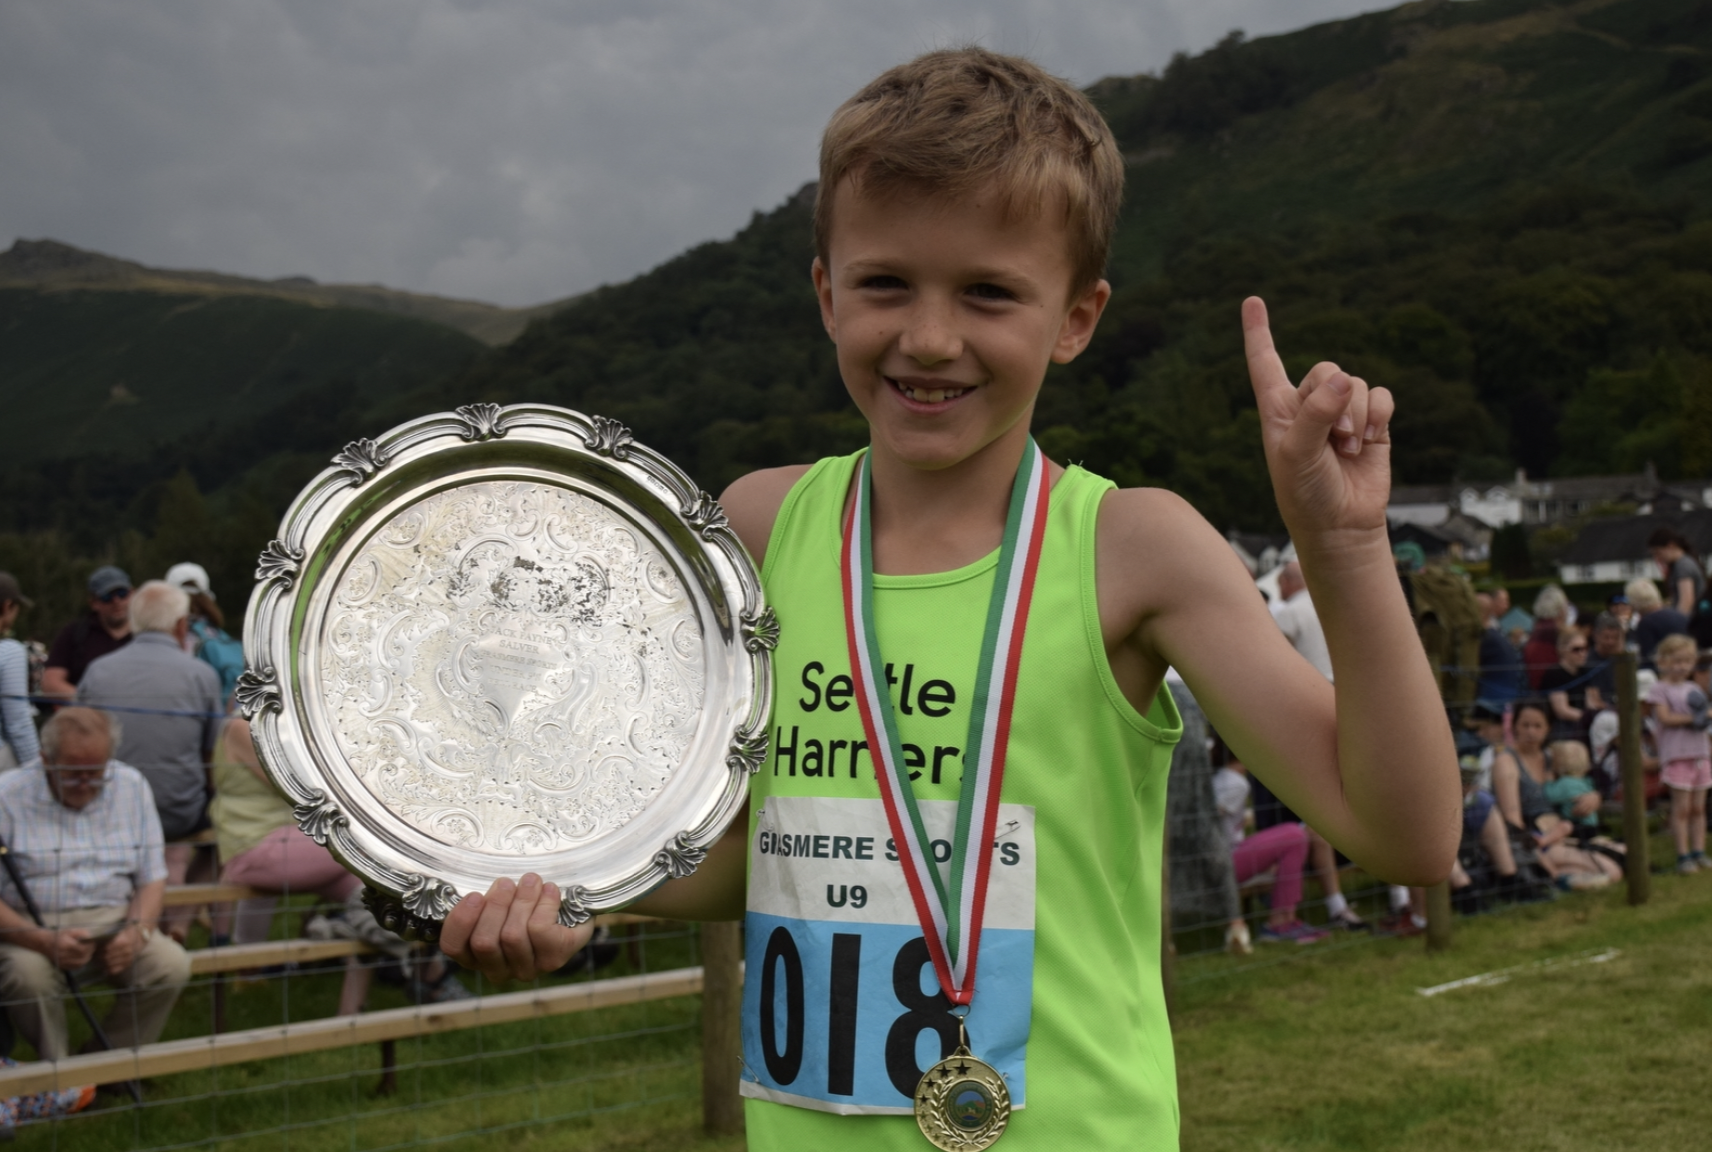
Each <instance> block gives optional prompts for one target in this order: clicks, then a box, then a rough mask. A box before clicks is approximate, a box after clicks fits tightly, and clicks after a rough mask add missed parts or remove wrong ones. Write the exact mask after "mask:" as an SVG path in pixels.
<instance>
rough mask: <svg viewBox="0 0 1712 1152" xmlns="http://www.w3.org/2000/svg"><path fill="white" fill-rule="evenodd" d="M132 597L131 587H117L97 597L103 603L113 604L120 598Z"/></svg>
mask: <svg viewBox="0 0 1712 1152" xmlns="http://www.w3.org/2000/svg"><path fill="white" fill-rule="evenodd" d="M130 597H131V590H130V589H129V588H115V589H113V591H111V592H108V593H107V594H106V595H104V596H97V597H96V599H97V600H99V601H101V603H103V604H112V603H114V602H115V601H118V600H128V599H130Z"/></svg>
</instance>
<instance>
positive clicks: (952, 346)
mask: <svg viewBox="0 0 1712 1152" xmlns="http://www.w3.org/2000/svg"><path fill="white" fill-rule="evenodd" d="M898 351H900V352H902V353H903V354H904V355H905V356H908V357H909V358H910V359H911V360H914V361H915V362H916V363H917V364H920V365H921V366H922V367H924V368H926V367H930V366H932V365H934V364H943V363H945V362H946V361H947V360H955V359H957V358H958V357H959V356H961V355H962V354H963V340H962V337H960V336H959V335H958V334H957V331H956V329H955V328H954V327H953V326H952V325H951V324H949V323H947V318H946V317H945V316H944V315H943V314H942V312H941V310H940V309H938V308H935V307H933V306H931V305H923V306H921V307H918V308H916V309H914V310H912V312H911V314H910V317H909V320H908V322H907V323H905V325H904V329H903V332H902V334H901V335H900V336H899V338H898Z"/></svg>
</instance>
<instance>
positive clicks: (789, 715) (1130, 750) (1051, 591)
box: [743, 456, 1182, 1152]
mask: <svg viewBox="0 0 1712 1152" xmlns="http://www.w3.org/2000/svg"><path fill="white" fill-rule="evenodd" d="M856 460H857V457H855V456H848V457H840V458H835V459H827V460H822V461H820V462H819V463H818V464H816V465H815V466H814V467H813V468H812V469H810V471H809V472H808V473H807V474H806V475H805V476H804V477H803V478H802V480H800V481H799V482H798V483H797V484H796V486H795V487H794V488H793V489H792V490H791V492H790V494H789V495H788V496H787V497H786V499H785V502H784V505H783V506H782V507H781V508H780V510H779V516H778V519H777V521H776V522H775V525H774V528H773V534H772V538H771V540H770V541H769V543H768V546H767V560H766V564H765V566H764V570H763V573H762V579H763V582H764V584H765V586H766V589H767V596H768V601H769V603H771V604H772V605H773V606H774V607H775V609H776V610H777V612H778V615H779V622H780V637H781V638H780V643H779V647H778V649H777V651H776V652H775V653H774V674H775V676H776V677H777V687H776V691H775V697H774V698H775V704H774V713H773V720H772V729H773V731H772V737H773V744H772V749H771V751H770V753H769V756H768V760H767V762H766V763H765V764H764V765H763V766H762V768H761V770H760V772H759V773H758V774H757V775H756V776H755V777H754V778H753V779H752V781H751V784H750V844H749V912H748V918H747V932H746V948H747V963H748V967H747V973H746V976H745V1000H744V1054H745V1059H744V1062H745V1073H744V1083H743V1092H744V1095H746V1096H748V1097H750V1099H749V1101H748V1104H747V1119H748V1130H749V1143H750V1147H751V1148H754V1149H770V1148H778V1149H792V1150H799V1149H806V1148H816V1149H818V1148H826V1147H841V1146H848V1147H860V1148H863V1149H869V1148H888V1149H889V1148H897V1149H908V1150H911V1152H921V1149H923V1148H927V1147H929V1146H928V1145H927V1143H926V1141H925V1140H924V1139H923V1137H922V1135H921V1133H920V1131H919V1130H918V1129H917V1127H916V1123H915V1120H914V1118H913V1116H912V1115H911V1114H910V1105H911V1100H910V1099H909V1097H908V1096H907V1095H905V1094H904V1092H903V1089H904V1088H905V1087H906V1086H907V1085H908V1084H910V1083H911V1077H912V1076H918V1075H919V1068H920V1067H923V1066H925V1064H926V1063H930V1062H931V1061H933V1060H936V1059H938V1058H939V1056H940V1053H941V1051H942V1050H943V1051H945V1052H948V1051H949V1045H950V1043H952V1042H954V1041H955V1030H954V1025H953V1027H952V1029H951V1031H950V1035H949V1039H947V1036H946V1019H947V1017H946V1016H945V1015H944V1013H943V1008H944V1004H943V1000H942V998H940V994H939V993H938V991H937V985H936V984H935V982H934V977H933V970H932V966H931V964H925V962H926V951H925V948H924V947H923V946H921V945H920V944H919V942H917V941H916V939H915V938H918V937H920V936H921V930H920V928H919V926H918V925H916V923H915V921H914V916H913V912H912V911H911V910H909V908H908V902H907V898H903V897H900V896H899V895H898V894H899V893H900V892H901V891H902V888H903V878H902V872H901V869H900V867H899V865H898V864H897V863H895V862H894V861H892V860H888V859H887V857H888V855H890V853H889V852H888V851H887V849H888V848H889V847H890V845H889V843H888V842H887V836H888V833H887V830H886V826H885V824H884V818H883V812H881V810H880V808H879V805H880V801H879V791H878V786H877V784H876V782H875V779H874V769H873V761H872V759H871V757H869V755H868V753H867V751H866V744H865V742H864V741H863V732H862V722H861V718H860V716H859V714H858V712H857V709H856V707H855V700H854V697H853V695H852V694H851V691H850V681H849V673H850V660H849V652H848V649H847V647H846V639H845V630H844V617H843V594H842V589H841V584H840V579H839V551H840V543H841V541H840V531H839V529H840V520H841V516H842V512H843V508H844V502H845V496H846V493H847V491H848V488H849V485H850V481H851V477H852V474H853V471H854V467H855V463H856ZM1111 486H1112V485H1111V484H1110V482H1109V481H1105V480H1102V479H1100V478H1098V477H1096V476H1093V475H1092V474H1090V473H1088V472H1085V471H1083V470H1082V469H1080V468H1075V467H1072V468H1070V469H1069V470H1067V471H1066V472H1065V473H1064V474H1063V475H1062V476H1061V477H1060V478H1059V480H1058V482H1057V484H1056V485H1055V486H1054V487H1053V490H1052V503H1051V508H1050V512H1049V516H1048V522H1047V529H1046V540H1045V543H1044V547H1043V550H1042V557H1041V561H1040V568H1039V572H1038V576H1037V579H1036V584H1035V590H1034V600H1033V605H1032V608H1031V610H1030V614H1029V621H1028V629H1027V632H1026V634H1025V639H1024V646H1023V655H1022V664H1021V669H1020V673H1019V676H1018V686H1017V694H1016V703H1015V711H1014V713H1013V720H1012V729H1011V737H1010V749H1009V757H1008V761H1007V763H1006V766H1005V776H1004V783H1003V788H1002V791H1001V796H1000V799H1001V801H1002V804H1003V807H1002V808H1001V812H1000V818H999V827H1000V834H999V836H998V838H997V840H996V844H997V846H998V848H997V850H996V851H995V853H994V856H993V870H992V875H993V880H992V885H991V888H990V890H989V899H988V909H987V917H986V924H987V927H986V931H985V932H984V933H983V935H982V942H981V951H980V962H979V969H978V972H977V980H976V995H975V1001H974V1005H973V1009H972V1012H971V1014H970V1017H969V1034H970V1041H971V1046H972V1048H973V1049H974V1054H975V1055H976V1056H979V1057H981V1058H982V1059H986V1060H988V1061H989V1062H990V1063H993V1064H994V1065H995V1066H996V1067H999V1068H1000V1070H1001V1071H1003V1072H1004V1073H1005V1075H1006V1077H1007V1080H1008V1081H1009V1082H1010V1085H1011V1092H1012V1097H1013V1100H1014V1101H1017V1102H1019V1103H1021V1104H1022V1107H1021V1108H1020V1110H1018V1111H1016V1112H1015V1113H1013V1115H1012V1118H1011V1124H1010V1128H1009V1130H1008V1131H1007V1132H1006V1134H1005V1135H1004V1137H1003V1139H1002V1140H1001V1142H1000V1145H999V1147H1001V1148H1003V1149H1008V1150H1009V1152H1028V1150H1029V1149H1044V1148H1066V1149H1069V1148H1076V1149H1083V1148H1120V1147H1121V1148H1146V1149H1154V1148H1175V1147H1176V1146H1177V1093H1176V1071H1175V1063H1174V1060H1173V1055H1172V1045H1171V1030H1170V1022H1169V1020H1168V1019H1167V1016H1166V1011H1165V998H1164V992H1163V987H1162V985H1161V980H1160V968H1159V964H1160V927H1161V923H1160V878H1161V866H1160V861H1161V854H1162V848H1163V830H1164V829H1163V824H1164V814H1165V786H1166V777H1167V775H1168V773H1169V769H1170V762H1171V750H1172V745H1174V744H1175V743H1176V742H1177V740H1178V738H1179V737H1180V736H1181V734H1182V722H1181V720H1180V718H1179V717H1178V714H1177V710H1176V707H1175V705H1174V704H1173V702H1172V700H1171V697H1170V694H1169V693H1164V692H1162V693H1160V694H1159V695H1158V697H1157V698H1156V700H1155V701H1154V703H1153V706H1152V708H1151V709H1150V711H1149V713H1148V715H1147V716H1145V717H1144V716H1142V715H1140V714H1139V713H1137V712H1136V711H1135V709H1134V708H1132V707H1131V706H1130V705H1129V703H1128V702H1127V701H1126V700H1125V699H1124V697H1123V694H1122V692H1121V691H1120V690H1119V688H1118V686H1117V683H1116V681H1115V680H1114V679H1113V677H1112V674H1111V669H1110V667H1109V665H1108V663H1107V660H1106V655H1105V647H1104V643H1103V640H1102V636H1101V630H1100V622H1099V611H1098V603H1097V600H1096V597H1095V591H1094V543H1095V520H1096V517H1097V515H1098V511H1099V505H1100V499H1101V497H1102V496H1103V495H1104V493H1105V492H1106V491H1107V490H1108V489H1110V488H1111ZM997 560H998V554H997V552H996V551H995V552H994V553H993V554H991V555H989V556H987V557H985V558H983V559H981V560H979V561H977V562H975V563H973V564H970V565H968V566H966V567H963V568H959V569H957V570H955V571H952V572H941V573H935V574H932V575H926V576H880V575H877V576H876V577H875V580H874V585H875V593H874V603H875V617H876V628H877V632H878V636H879V641H880V647H881V651H882V654H883V657H884V659H885V661H886V663H887V664H888V665H889V668H890V671H889V673H888V680H889V681H890V683H891V690H892V702H893V707H894V710H895V715H896V717H897V720H898V724H899V730H900V739H901V740H902V741H903V743H904V755H905V759H906V761H907V762H908V763H909V765H910V766H911V767H912V768H915V769H916V770H917V771H918V772H919V778H917V779H916V780H915V781H914V785H915V793H916V796H917V798H918V799H919V800H920V801H922V802H923V804H922V807H923V811H924V820H927V821H928V822H929V827H930V835H933V836H937V835H939V833H937V832H934V831H933V828H934V827H935V824H934V821H935V820H936V819H937V820H939V821H940V823H939V824H938V825H937V826H938V827H946V826H947V825H946V824H945V823H944V821H945V819H946V818H948V816H949V811H950V810H951V809H953V808H954V807H955V801H956V798H957V791H958V785H959V781H960V778H961V771H962V761H961V758H960V757H961V746H962V745H963V743H964V742H965V736H966V734H967V730H968V723H969V713H968V696H969V693H970V691H971V690H972V688H973V685H974V681H975V669H976V663H977V661H978V659H979V656H980V646H981V638H982V629H983V625H984V622H985V618H986V611H987V604H988V599H989V597H990V595H991V592H992V585H993V572H994V569H995V567H996V565H997ZM935 802H938V803H935ZM929 809H932V810H934V813H937V816H935V815H933V814H932V813H930V812H929V811H928V810H929ZM946 847H947V849H948V845H947V846H946ZM947 854H948V853H947ZM936 855H939V853H938V850H936ZM939 858H941V859H943V856H942V855H941V856H940V857H939ZM900 899H902V900H903V903H902V904H901V905H900V904H899V900H900ZM900 908H901V909H902V910H903V914H901V915H900V914H899V912H900ZM924 964H925V967H923V966H922V965H924ZM841 1113H843V1114H841ZM852 1113H855V1114H852Z"/></svg>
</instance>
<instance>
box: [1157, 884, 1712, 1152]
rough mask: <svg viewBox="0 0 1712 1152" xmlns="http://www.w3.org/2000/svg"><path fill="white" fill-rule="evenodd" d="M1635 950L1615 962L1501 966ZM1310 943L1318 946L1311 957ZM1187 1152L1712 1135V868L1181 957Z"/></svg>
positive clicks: (1696, 1140) (1655, 1143)
mask: <svg viewBox="0 0 1712 1152" xmlns="http://www.w3.org/2000/svg"><path fill="white" fill-rule="evenodd" d="M1612 948H1615V949H1618V950H1619V952H1618V955H1616V956H1615V957H1614V958H1612V959H1610V960H1608V961H1606V962H1603V963H1586V962H1583V963H1581V964H1578V965H1572V964H1567V963H1565V964H1559V965H1555V966H1542V967H1538V968H1532V969H1523V970H1521V971H1517V972H1514V973H1512V974H1511V975H1510V978H1509V979H1508V980H1506V981H1504V982H1502V983H1495V984H1489V985H1477V986H1468V987H1463V988H1459V989H1456V990H1453V991H1448V992H1445V993H1443V994H1440V995H1436V996H1433V997H1430V998H1428V997H1423V996H1421V995H1420V994H1419V992H1418V991H1417V989H1420V988H1426V987H1432V986H1434V985H1439V984H1444V983H1448V982H1450V981H1454V980H1459V979H1464V978H1466V977H1470V976H1475V975H1478V974H1481V973H1485V972H1491V971H1494V970H1496V969H1502V968H1511V967H1514V966H1517V965H1528V964H1531V963H1534V962H1537V961H1546V960H1552V959H1554V958H1572V957H1577V956H1578V955H1582V954H1587V953H1594V954H1597V953H1599V952H1603V951H1606V950H1609V949H1612ZM1295 951H1297V952H1303V951H1307V950H1306V949H1296V950H1295ZM1175 1009H1176V1036H1177V1060H1178V1076H1179V1087H1180V1093H1181V1098H1182V1108H1183V1148H1184V1149H1185V1150H1186V1152H1222V1150H1224V1149H1241V1150H1243V1152H1260V1150H1264V1149H1274V1148H1278V1149H1284V1148H1288V1149H1302V1150H1315V1152H1318V1150H1325V1152H1331V1150H1334V1149H1335V1150H1340V1152H1341V1150H1344V1149H1351V1150H1353V1149H1385V1150H1388V1152H1410V1150H1415V1149H1433V1150H1435V1152H1436V1150H1441V1149H1448V1148H1460V1149H1471V1150H1474V1149H1482V1150H1483V1149H1504V1150H1505V1152H1530V1150H1534V1149H1539V1150H1542V1152H1543V1150H1548V1149H1550V1150H1556V1149H1602V1150H1603V1149H1675V1148H1695V1147H1700V1148H1703V1147H1707V1146H1708V1144H1709V1143H1712V1101H1709V1100H1708V1095H1707V1084H1708V1074H1709V1073H1708V1065H1709V1063H1712V876H1709V875H1705V874H1701V875H1698V876H1690V877H1680V878H1679V877H1676V876H1655V877H1654V878H1653V894H1652V899H1651V901H1650V902H1649V903H1647V904H1646V905H1645V906H1643V907H1640V908H1630V907H1629V906H1628V905H1627V903H1626V902H1625V899H1624V893H1623V890H1622V889H1621V888H1615V889H1608V890H1606V891H1604V892H1599V893H1584V894H1579V895H1576V896H1574V897H1571V898H1567V899H1564V900H1560V901H1557V902H1556V903H1553V904H1549V905H1544V906H1532V907H1527V908H1521V909H1513V910H1511V911H1508V912H1506V913H1504V914H1502V915H1492V916H1483V917H1478V918H1475V919H1473V920H1461V921H1459V922H1458V924H1457V934H1456V939H1455V943H1454V946H1453V947H1452V948H1451V949H1450V950H1449V951H1448V952H1445V953H1442V954H1439V955H1436V956H1429V955H1427V954H1426V952H1425V950H1424V948H1423V946H1422V944H1421V941H1420V940H1419V938H1416V939H1412V940H1381V941H1375V942H1372V943H1368V944H1356V945H1349V946H1345V947H1340V948H1336V949H1331V950H1327V951H1323V952H1317V954H1312V955H1307V956H1300V957H1298V956H1294V955H1292V956H1290V957H1289V962H1287V963H1275V964H1270V965H1264V966H1253V965H1251V966H1247V967H1245V968H1243V969H1241V970H1237V969H1236V968H1235V965H1234V963H1233V962H1231V961H1229V960H1226V959H1225V958H1222V957H1220V958H1209V959H1206V960H1196V961H1187V962H1184V963H1183V964H1181V965H1180V966H1179V969H1178V983H1177V988H1176V998H1175Z"/></svg>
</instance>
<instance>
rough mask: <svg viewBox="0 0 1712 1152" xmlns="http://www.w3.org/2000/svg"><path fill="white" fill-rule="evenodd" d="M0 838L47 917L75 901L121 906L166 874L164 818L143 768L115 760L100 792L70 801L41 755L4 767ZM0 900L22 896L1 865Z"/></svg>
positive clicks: (19, 903) (19, 905)
mask: <svg viewBox="0 0 1712 1152" xmlns="http://www.w3.org/2000/svg"><path fill="white" fill-rule="evenodd" d="M0 837H3V838H4V839H5V842H6V847H7V848H8V849H10V852H11V856H12V861H13V863H15V864H16V865H17V867H18V871H19V873H20V874H22V876H23V877H24V883H26V884H28V885H29V886H30V895H32V896H34V897H35V898H36V906H37V907H38V908H40V909H41V910H42V914H43V915H44V916H50V917H51V915H52V914H53V913H55V912H66V911H70V910H71V909H74V908H123V907H124V906H125V905H127V904H129V903H130V902H131V897H132V895H133V894H134V893H135V892H136V890H137V889H138V888H141V887H143V886H144V885H147V884H152V883H154V882H155V881H156V880H162V879H165V877H166V858H165V855H164V853H163V842H162V839H161V825H160V817H159V816H157V815H156V814H155V802H154V797H153V796H152V795H151V794H150V793H149V785H148V781H146V780H144V779H143V774H142V773H141V772H138V771H137V770H136V769H135V768H132V767H131V766H130V765H128V764H121V763H120V762H119V761H117V760H109V761H108V762H107V779H106V782H105V783H104V784H102V786H101V791H100V792H99V793H97V794H96V796H95V799H93V800H91V801H90V802H89V803H88V804H86V805H84V806H83V807H82V808H80V809H76V810H74V809H71V808H67V807H66V806H65V805H64V804H61V803H60V802H59V800H58V799H57V798H56V797H55V796H54V794H53V792H52V791H51V790H50V789H49V788H48V781H47V773H46V772H44V771H43V770H42V765H41V762H40V761H39V760H38V761H36V762H35V763H32V764H28V765H25V766H24V767H23V768H19V769H17V770H16V771H13V772H0ZM0 899H3V900H5V901H6V903H7V904H10V905H11V906H12V907H13V908H15V909H16V910H18V911H19V912H23V911H24V902H23V900H22V899H21V898H20V897H19V896H18V892H17V890H16V889H15V888H14V887H13V885H12V879H11V877H10V876H9V875H7V874H6V873H5V872H4V871H3V870H0Z"/></svg>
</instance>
